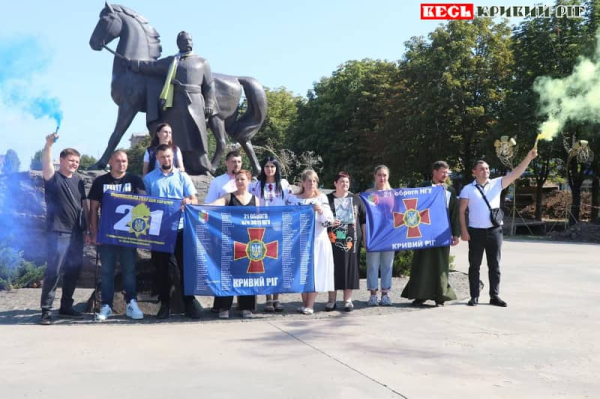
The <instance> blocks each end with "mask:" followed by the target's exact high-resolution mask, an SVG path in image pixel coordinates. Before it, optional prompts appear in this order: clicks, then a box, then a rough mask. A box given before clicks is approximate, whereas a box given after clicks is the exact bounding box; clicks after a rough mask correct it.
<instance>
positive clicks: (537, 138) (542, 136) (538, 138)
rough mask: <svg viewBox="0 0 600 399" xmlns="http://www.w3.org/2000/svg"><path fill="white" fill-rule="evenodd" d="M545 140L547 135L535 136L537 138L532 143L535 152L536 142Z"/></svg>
mask: <svg viewBox="0 0 600 399" xmlns="http://www.w3.org/2000/svg"><path fill="white" fill-rule="evenodd" d="M547 138H548V134H547V133H539V134H538V135H537V137H536V138H535V142H534V143H533V148H534V149H536V150H537V145H538V141H540V140H545V139H547Z"/></svg>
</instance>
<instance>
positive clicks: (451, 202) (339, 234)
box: [41, 123, 537, 324]
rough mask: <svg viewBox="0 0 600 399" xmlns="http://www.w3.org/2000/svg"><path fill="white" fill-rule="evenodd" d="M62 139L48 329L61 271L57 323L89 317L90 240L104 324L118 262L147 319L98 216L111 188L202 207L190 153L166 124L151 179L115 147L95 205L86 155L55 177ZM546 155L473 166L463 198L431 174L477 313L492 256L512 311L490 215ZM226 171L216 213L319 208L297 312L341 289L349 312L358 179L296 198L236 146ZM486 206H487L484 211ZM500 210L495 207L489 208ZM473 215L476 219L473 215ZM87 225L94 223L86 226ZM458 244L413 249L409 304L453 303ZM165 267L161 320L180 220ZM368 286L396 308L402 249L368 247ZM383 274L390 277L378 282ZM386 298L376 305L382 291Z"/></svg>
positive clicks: (161, 269) (444, 170) (48, 170)
mask: <svg viewBox="0 0 600 399" xmlns="http://www.w3.org/2000/svg"><path fill="white" fill-rule="evenodd" d="M56 138H57V136H56V135H55V134H50V135H48V136H47V137H46V145H45V147H44V150H43V151H42V164H43V177H44V181H45V188H46V202H47V204H48V205H47V206H48V208H47V209H48V218H47V220H48V232H49V234H48V262H47V268H46V274H45V276H44V284H43V290H42V298H41V307H42V318H41V323H42V324H51V323H52V317H51V315H52V311H51V309H52V303H53V300H54V296H55V292H56V287H57V284H58V281H59V277H60V276H61V275H64V279H63V292H62V299H61V306H60V309H59V312H58V315H59V317H68V318H83V315H82V314H81V313H80V312H78V311H76V310H75V309H73V307H72V305H73V298H72V296H73V292H74V289H75V285H76V281H77V277H78V275H79V271H80V270H81V264H82V261H83V256H82V254H83V243H84V241H85V242H86V243H88V244H96V245H97V251H98V253H99V255H100V259H101V261H102V306H101V309H100V312H99V313H98V315H97V319H98V320H100V321H102V320H106V319H107V318H108V317H110V316H111V315H112V300H113V296H114V272H115V268H116V263H117V260H118V261H119V262H120V264H121V269H122V273H123V288H124V291H125V299H126V301H127V311H126V315H127V317H130V318H133V319H142V318H143V316H144V315H143V313H142V311H141V310H140V309H139V307H138V305H137V292H136V278H135V259H136V254H135V249H131V248H126V247H120V246H116V245H107V244H100V243H98V242H97V234H98V213H99V211H100V210H101V203H102V196H103V194H104V192H105V191H107V190H113V191H120V192H125V193H133V194H146V195H149V196H153V197H163V198H171V199H179V200H181V206H182V208H183V206H184V205H185V204H197V203H198V200H197V197H196V194H197V192H196V188H195V186H194V184H193V182H192V180H191V178H190V177H189V176H188V175H187V174H186V173H185V169H184V166H183V159H182V155H181V152H180V151H179V149H178V148H177V146H175V145H174V144H173V141H172V131H171V126H170V125H169V124H166V123H163V124H160V125H158V127H157V129H156V132H155V135H154V138H153V141H152V145H151V146H150V147H149V148H148V149H147V151H146V153H145V155H144V168H143V172H144V176H143V180H142V178H140V177H139V176H135V175H133V174H130V173H128V172H127V166H128V160H127V154H126V153H125V152H124V151H121V150H118V151H115V152H114V153H113V154H112V156H111V158H110V160H109V165H110V172H108V173H107V174H106V175H103V176H100V177H98V178H97V179H96V180H95V181H94V182H93V184H92V188H91V190H90V193H89V200H90V209H88V203H87V199H88V197H86V193H85V189H84V186H83V181H82V180H81V178H79V177H78V175H77V174H76V173H75V172H76V171H77V168H78V166H79V158H80V155H79V153H78V152H77V151H76V150H74V149H69V148H67V149H65V150H63V151H62V152H61V153H60V167H59V170H58V171H55V170H54V167H53V166H52V162H51V148H52V145H53V143H54V142H55V140H56ZM536 155H537V153H536V150H535V149H533V150H531V151H530V152H529V154H528V155H527V157H526V158H525V159H524V160H523V161H522V162H521V163H520V164H519V165H518V166H517V167H516V168H515V169H514V170H513V171H512V172H511V173H510V174H508V175H506V176H504V177H500V178H497V179H491V180H490V179H489V166H488V165H487V164H486V163H485V162H483V161H478V163H477V164H476V165H475V167H474V168H473V175H474V177H475V178H476V179H475V181H474V182H473V183H472V184H468V185H466V186H465V187H464V188H463V190H462V192H461V195H460V200H459V199H458V197H457V195H456V193H455V191H454V190H453V189H452V187H450V186H446V185H445V182H446V180H447V178H448V174H449V169H450V168H449V166H448V164H447V163H446V162H443V161H439V162H436V163H435V164H434V165H433V172H432V175H433V179H432V181H430V182H426V183H423V186H426V185H429V186H431V185H443V186H445V189H446V204H447V210H448V217H449V221H450V226H451V230H452V245H456V244H458V242H459V237H462V239H463V241H469V263H470V266H469V282H470V294H471V300H470V301H469V303H468V304H469V305H470V306H476V305H477V304H478V301H479V268H480V265H481V261H482V257H483V253H484V252H485V253H486V255H487V260H488V267H489V269H490V273H489V276H490V303H491V304H492V305H496V306H503V307H505V306H507V305H506V302H504V301H503V300H502V299H500V297H499V283H500V267H499V262H500V250H501V243H502V226H501V225H498V226H496V225H494V223H493V222H492V220H491V214H492V209H497V208H499V207H500V192H501V190H502V189H504V188H506V187H508V185H510V184H511V183H512V182H513V181H515V180H516V179H517V178H518V177H519V176H520V175H521V174H522V173H523V172H524V171H525V169H526V168H527V166H528V165H529V162H531V160H532V159H533V158H535V156H536ZM225 164H226V167H227V172H226V173H224V174H223V175H221V176H217V177H216V178H215V179H213V180H212V182H211V184H210V187H209V190H208V194H207V196H206V198H205V201H204V203H205V204H208V205H219V206H280V205H292V206H295V205H310V206H312V207H313V210H314V212H315V239H314V277H315V292H307V293H302V295H301V298H302V305H301V306H300V307H298V309H297V311H298V312H299V313H302V314H306V315H310V314H313V313H314V308H315V300H316V297H317V293H318V292H327V293H328V301H327V303H326V305H325V310H326V311H333V310H335V309H337V291H338V290H341V291H343V302H344V304H343V308H344V310H345V311H348V312H350V311H352V310H353V308H354V305H353V302H352V292H353V290H356V289H359V280H360V272H359V265H360V248H361V246H365V242H364V240H365V225H366V209H365V205H364V204H363V202H362V200H361V199H360V198H359V197H358V196H357V195H356V194H353V193H351V192H350V187H351V183H352V181H351V176H350V175H349V174H348V173H346V172H344V171H340V172H338V173H337V174H336V176H335V178H334V181H333V184H334V186H335V190H334V191H333V192H331V193H330V194H328V195H325V194H324V193H322V192H321V191H320V190H319V177H318V175H317V173H316V172H315V171H313V170H306V171H304V172H303V173H302V175H301V182H300V189H299V191H298V192H295V193H294V192H292V189H291V186H290V184H289V183H288V182H287V180H285V179H284V178H283V177H282V170H281V165H280V164H279V161H278V160H277V159H276V158H274V157H266V158H265V159H264V160H263V161H262V162H261V172H260V174H259V176H258V179H257V180H256V181H255V182H252V174H251V173H250V172H249V171H247V170H243V169H242V157H241V154H240V153H239V152H238V151H232V152H230V153H228V154H227V156H226V160H225ZM373 177H374V186H373V188H372V189H371V190H389V189H391V188H392V187H391V186H390V183H389V177H390V171H389V169H388V168H387V167H386V166H384V165H380V166H378V167H376V168H375V171H374V175H373ZM486 204H487V205H486ZM492 206H493V207H492ZM467 209H468V211H469V212H468V222H467V217H466V211H467ZM88 221H89V222H88ZM449 252H450V249H449V247H441V248H428V249H422V250H416V251H415V253H414V257H413V263H412V266H411V276H410V280H409V282H408V284H407V285H406V288H405V289H404V291H403V292H402V297H405V298H408V299H413V304H414V305H422V304H424V303H425V301H427V300H432V301H434V302H435V304H436V306H442V305H443V304H444V303H445V302H446V301H449V300H454V299H456V294H455V293H454V292H453V290H452V288H451V287H450V285H449V284H448V269H449ZM152 262H153V264H154V265H155V268H156V277H157V283H158V295H159V300H160V303H161V306H160V309H159V311H158V313H157V315H156V317H157V318H158V319H166V318H168V317H169V316H170V302H171V295H172V292H173V285H174V284H175V283H176V282H177V281H176V280H177V279H173V273H172V272H171V271H173V270H178V272H179V273H178V275H179V279H178V282H179V284H180V287H181V292H182V293H183V223H182V222H181V223H180V226H179V231H178V234H177V240H176V245H175V252H174V253H173V254H168V253H163V252H155V251H153V252H152ZM366 263H367V289H368V290H369V291H370V294H371V295H370V298H369V300H368V302H367V305H368V306H379V305H381V306H391V305H392V300H391V299H390V296H389V292H390V290H391V288H392V272H393V263H394V252H393V251H389V252H369V251H367V254H366ZM379 276H381V278H379ZM378 292H381V296H380V297H379V298H378V297H377V294H378ZM183 301H184V304H185V315H186V316H187V317H190V318H194V319H197V318H199V317H200V314H201V306H200V304H199V303H198V301H197V300H196V298H195V297H193V296H184V297H183ZM232 304H233V297H215V299H214V304H213V308H212V310H213V311H214V312H217V313H218V314H219V317H220V318H224V319H225V318H228V317H229V315H230V310H231V307H232ZM238 308H239V309H240V310H241V311H242V317H245V318H248V317H252V315H253V312H254V311H255V310H256V296H240V297H238ZM264 310H265V311H266V312H281V311H283V310H284V308H283V306H282V304H281V301H280V297H279V295H273V296H270V295H269V296H267V297H266V305H265V308H264Z"/></svg>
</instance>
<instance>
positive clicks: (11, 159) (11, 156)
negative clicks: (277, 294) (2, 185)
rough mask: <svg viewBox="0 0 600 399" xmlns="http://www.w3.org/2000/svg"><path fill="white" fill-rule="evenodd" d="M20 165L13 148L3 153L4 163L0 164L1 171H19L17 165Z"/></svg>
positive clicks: (4, 172)
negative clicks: (0, 166) (0, 165)
mask: <svg viewBox="0 0 600 399" xmlns="http://www.w3.org/2000/svg"><path fill="white" fill-rule="evenodd" d="M20 166H21V161H20V160H19V156H18V155H17V153H16V152H15V150H13V149H10V150H8V151H6V155H4V165H3V166H2V173H3V174H8V173H16V172H18V171H19V167H20Z"/></svg>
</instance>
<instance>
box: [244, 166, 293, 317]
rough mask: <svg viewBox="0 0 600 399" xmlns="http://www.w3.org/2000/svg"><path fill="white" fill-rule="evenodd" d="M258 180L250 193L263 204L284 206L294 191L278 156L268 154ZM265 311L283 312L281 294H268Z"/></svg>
mask: <svg viewBox="0 0 600 399" xmlns="http://www.w3.org/2000/svg"><path fill="white" fill-rule="evenodd" d="M260 167H261V170H260V174H259V175H258V181H257V182H256V183H254V184H253V185H252V188H251V189H250V193H251V194H253V195H254V196H255V197H256V198H258V200H259V201H260V205H261V206H284V205H285V203H286V201H287V198H288V196H289V195H290V194H291V193H292V191H291V189H290V184H289V183H288V181H287V180H286V179H283V178H282V177H281V165H280V164H279V161H278V160H277V158H275V157H272V156H268V157H266V158H265V159H263V160H262V162H261V163H260ZM265 312H283V305H282V304H281V302H279V294H274V295H273V296H271V295H267V302H266V304H265Z"/></svg>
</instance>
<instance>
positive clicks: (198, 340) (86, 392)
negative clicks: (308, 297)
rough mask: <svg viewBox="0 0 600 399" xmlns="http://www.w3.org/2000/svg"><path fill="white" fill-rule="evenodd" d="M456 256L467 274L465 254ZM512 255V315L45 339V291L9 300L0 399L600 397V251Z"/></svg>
mask: <svg viewBox="0 0 600 399" xmlns="http://www.w3.org/2000/svg"><path fill="white" fill-rule="evenodd" d="M453 251H454V254H455V255H456V265H457V268H458V269H459V270H461V271H466V269H467V262H466V253H467V248H466V245H464V244H461V245H459V246H458V247H457V248H456V249H455V250H453ZM503 255H504V258H503V265H502V266H503V267H502V271H503V276H502V297H503V298H504V299H505V300H506V301H507V302H508V303H509V307H508V308H507V309H501V308H496V307H492V306H489V305H486V304H485V302H487V301H486V296H485V295H482V297H481V301H482V302H483V303H482V304H481V305H480V306H479V307H477V308H469V307H467V306H465V302H466V301H465V300H462V301H456V302H454V303H450V304H448V305H447V306H445V307H444V308H433V307H427V308H422V309H413V308H412V307H410V306H409V305H408V303H407V302H406V301H400V300H397V301H396V305H395V306H394V307H392V308H385V309H384V308H381V309H368V308H364V307H361V306H360V303H359V306H358V309H357V311H355V312H352V313H350V314H345V313H343V312H333V314H326V313H325V312H321V313H317V315H315V316H312V317H303V316H300V315H292V314H291V312H289V314H288V315H286V316H275V317H259V318H257V319H255V320H252V321H249V322H248V321H242V320H241V319H238V318H235V319H232V320H229V321H225V322H223V321H218V320H214V319H212V318H210V317H209V316H207V317H206V318H205V320H204V321H200V322H183V319H179V318H174V320H173V321H171V322H169V323H156V322H154V321H152V320H151V318H150V317H148V318H147V320H145V321H144V322H142V323H132V322H127V321H123V320H122V319H121V320H120V321H119V320H117V321H114V322H112V323H106V324H98V323H93V322H91V321H85V322H83V323H64V324H57V325H54V326H50V327H43V326H38V325H34V324H31V323H32V321H34V320H35V317H36V316H37V315H39V313H38V312H39V311H38V310H37V300H38V298H39V292H34V291H28V292H21V293H16V294H7V293H2V294H1V295H0V387H2V388H1V391H0V392H1V393H0V397H1V398H3V399H4V398H82V397H85V398H106V397H112V396H117V395H118V396H120V397H125V398H164V397H175V396H188V397H191V396H196V397H205V398H231V397H234V396H240V395H243V396H244V397H251V398H301V397H302V398H371V397H373V398H387V397H390V398H396V397H407V398H439V397H442V396H443V397H445V398H480V397H484V396H485V397H493V398H495V397H499V398H524V397H539V398H548V397H565V398H583V397H590V398H594V397H599V396H600V394H599V393H598V392H599V390H600V378H599V377H600V375H599V374H600V361H599V360H598V355H599V354H600V351H599V348H598V347H599V344H598V339H597V332H598V331H600V317H599V316H600V310H599V308H598V306H597V304H598V303H599V302H600V293H599V290H598V284H599V283H600V269H599V266H598V265H599V264H600V262H599V261H598V259H599V258H600V246H598V245H577V244H560V243H556V242H552V243H550V242H548V243H545V242H544V243H541V242H517V241H513V242H508V241H507V242H505V245H504V254H503ZM484 269H485V268H484ZM483 275H484V276H485V273H483ZM455 278H456V284H457V285H458V287H457V288H459V297H461V298H463V299H464V298H465V297H466V292H465V291H464V286H462V287H461V284H464V278H463V277H461V275H460V274H457V275H456V276H455ZM486 280H487V278H484V282H485V283H486V286H487V281H486ZM395 285H396V286H397V287H398V286H399V285H401V281H395ZM25 291H27V290H25ZM398 291H399V288H398ZM397 294H398V293H396V295H397ZM11 295H12V296H11ZM358 295H359V294H357V296H358ZM26 297H27V298H28V299H27V298H26ZM85 297H86V293H85V292H82V297H81V299H84V298H85ZM355 297H356V296H355ZM358 299H359V301H357V302H360V298H358ZM293 300H296V299H294V298H290V301H293ZM19 301H21V302H19ZM321 301H323V300H321ZM17 303H20V305H19V306H21V307H20V308H18V309H15V304H17ZM290 306H293V305H290Z"/></svg>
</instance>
